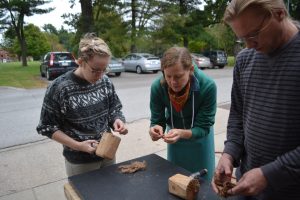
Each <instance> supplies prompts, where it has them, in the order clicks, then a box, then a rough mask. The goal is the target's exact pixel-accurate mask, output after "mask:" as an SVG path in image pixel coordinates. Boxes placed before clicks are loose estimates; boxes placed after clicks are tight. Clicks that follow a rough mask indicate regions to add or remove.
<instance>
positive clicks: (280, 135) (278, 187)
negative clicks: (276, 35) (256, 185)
mask: <svg viewBox="0 0 300 200" xmlns="http://www.w3.org/2000/svg"><path fill="white" fill-rule="evenodd" d="M231 98H232V100H231V101H232V104H231V109H230V116H229V120H228V127H227V128H228V130H227V141H226V142H225V149H224V152H226V153H228V154H230V155H231V156H232V157H233V158H234V160H235V163H234V165H235V167H237V166H238V165H240V171H241V173H245V172H246V171H248V170H250V169H253V168H257V167H261V169H262V171H263V174H264V176H265V177H266V179H267V181H268V187H267V189H266V190H265V191H263V192H262V194H261V195H259V196H258V197H257V199H263V200H277V199H280V200H292V199H293V200H296V199H297V200H299V199H300V32H298V34H297V35H296V36H295V37H294V38H292V39H291V40H290V41H289V42H288V43H287V44H286V45H284V46H283V47H282V48H280V49H278V50H276V52H274V53H272V55H264V54H261V53H259V52H257V51H255V50H254V49H245V50H243V51H242V52H241V53H240V54H239V56H238V58H237V62H236V66H235V68H234V81H233V87H232V94H231Z"/></svg>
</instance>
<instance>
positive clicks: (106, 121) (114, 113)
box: [37, 71, 125, 163]
mask: <svg viewBox="0 0 300 200" xmlns="http://www.w3.org/2000/svg"><path fill="white" fill-rule="evenodd" d="M121 109H122V104H121V102H120V100H119V98H118V96H117V94H116V92H115V88H114V86H113V84H112V82H111V81H110V79H109V78H108V77H107V76H103V78H102V79H100V80H98V81H97V82H96V83H95V84H91V83H89V82H87V81H85V80H83V79H81V78H79V77H77V76H76V75H75V74H74V73H73V71H71V72H68V73H66V74H64V75H62V76H60V77H58V78H57V79H55V80H54V81H53V82H52V84H51V85H49V87H48V89H47V91H46V94H45V97H44V102H43V106H42V110H41V117H40V122H39V125H38V126H37V132H38V133H39V134H42V135H45V136H47V137H49V138H52V135H53V133H54V132H55V131H57V130H61V131H63V132H64V133H65V134H67V135H68V136H70V137H71V138H73V139H74V140H76V141H84V140H89V139H93V140H100V139H101V136H102V133H103V132H105V131H110V128H112V126H113V123H114V121H115V120H116V119H120V120H122V121H123V122H125V118H124V115H123V114H122V112H121ZM63 155H64V156H65V158H66V159H67V160H68V161H69V162H71V163H89V162H95V161H99V160H101V159H102V158H100V157H97V156H96V155H91V154H88V153H85V152H79V151H75V150H72V149H70V148H69V147H67V146H64V150H63Z"/></svg>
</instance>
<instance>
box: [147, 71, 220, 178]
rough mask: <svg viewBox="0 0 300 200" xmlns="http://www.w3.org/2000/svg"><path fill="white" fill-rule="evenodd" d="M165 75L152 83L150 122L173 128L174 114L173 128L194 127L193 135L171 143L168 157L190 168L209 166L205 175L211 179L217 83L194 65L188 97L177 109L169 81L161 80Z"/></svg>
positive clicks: (213, 165) (196, 168) (193, 169)
mask: <svg viewBox="0 0 300 200" xmlns="http://www.w3.org/2000/svg"><path fill="white" fill-rule="evenodd" d="M162 78H163V77H162V76H160V77H159V78H157V79H156V80H155V81H154V82H153V83H152V86H151V95H150V110H151V126H154V125H160V126H162V127H163V128H164V131H166V132H167V131H168V130H169V129H171V128H172V118H173V125H174V127H173V128H177V129H191V130H192V137H191V138H190V139H180V140H178V141H177V142H176V143H175V144H168V156H167V157H168V160H170V161H171V162H173V163H175V164H176V165H178V166H181V167H183V168H185V169H187V170H189V171H190V172H196V171H199V170H200V169H203V168H206V169H208V174H207V176H206V177H205V178H206V179H207V180H210V179H211V178H212V176H213V173H214V167H215V155H214V133H213V124H214V122H215V114H216V90H217V89H216V85H215V83H214V81H213V80H212V79H211V78H209V77H207V76H206V75H205V74H204V73H203V72H202V71H200V70H199V69H198V68H197V67H195V69H194V76H192V80H191V89H190V94H189V98H188V100H187V102H186V104H185V105H184V108H183V109H182V111H181V112H176V110H175V108H172V110H171V104H170V99H169V96H168V90H167V85H166V84H161V79H162ZM193 99H194V103H193ZM171 111H172V113H173V117H171ZM193 114H194V117H193ZM193 118H194V121H193V124H192V119H193ZM191 125H193V127H191Z"/></svg>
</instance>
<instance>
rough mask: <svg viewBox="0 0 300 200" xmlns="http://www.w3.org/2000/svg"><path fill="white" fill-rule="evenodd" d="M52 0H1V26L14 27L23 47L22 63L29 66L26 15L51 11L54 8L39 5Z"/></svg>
mask: <svg viewBox="0 0 300 200" xmlns="http://www.w3.org/2000/svg"><path fill="white" fill-rule="evenodd" d="M49 2H51V1H46V0H44V1H43V0H39V1H24V0H2V1H0V10H1V14H0V18H1V19H0V20H1V24H0V27H1V28H2V29H8V28H10V27H13V29H14V31H15V33H16V35H17V38H18V42H19V46H20V47H21V55H22V65H23V66H27V59H26V57H27V44H26V39H25V36H24V34H23V31H24V17H25V16H32V15H34V14H44V13H48V12H51V11H52V10H53V9H54V8H45V9H42V8H39V6H41V5H44V4H46V3H49Z"/></svg>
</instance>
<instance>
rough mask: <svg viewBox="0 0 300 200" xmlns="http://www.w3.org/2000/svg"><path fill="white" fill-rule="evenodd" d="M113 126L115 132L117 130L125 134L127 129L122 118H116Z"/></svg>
mask: <svg viewBox="0 0 300 200" xmlns="http://www.w3.org/2000/svg"><path fill="white" fill-rule="evenodd" d="M113 126H114V131H115V132H119V133H120V134H122V135H126V134H127V133H128V129H127V127H126V125H125V123H124V122H122V120H120V119H116V120H115V122H114V124H113Z"/></svg>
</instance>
